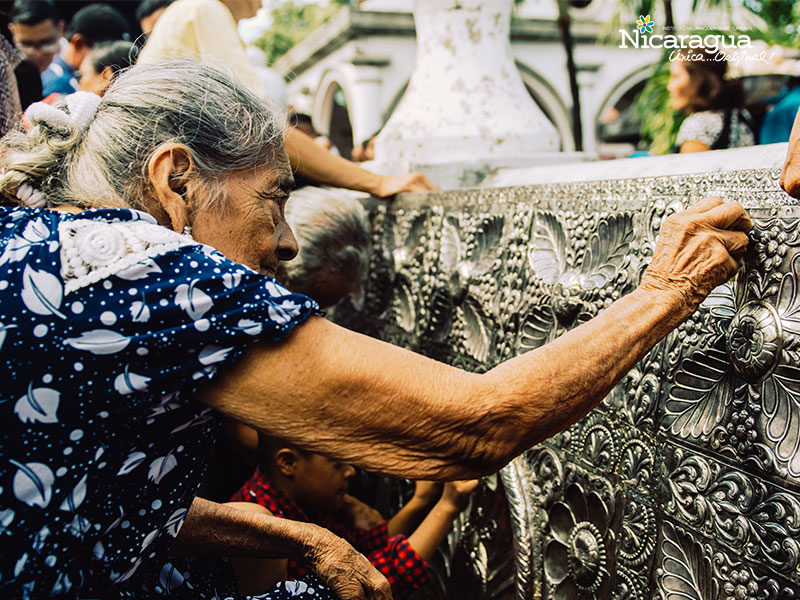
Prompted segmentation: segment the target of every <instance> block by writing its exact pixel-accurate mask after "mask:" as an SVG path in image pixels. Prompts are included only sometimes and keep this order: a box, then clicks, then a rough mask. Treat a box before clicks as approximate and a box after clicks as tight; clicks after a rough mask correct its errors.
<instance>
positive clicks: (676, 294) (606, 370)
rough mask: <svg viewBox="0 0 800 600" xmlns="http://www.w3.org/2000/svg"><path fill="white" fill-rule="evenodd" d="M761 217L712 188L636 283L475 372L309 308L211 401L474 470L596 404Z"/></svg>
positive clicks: (353, 444)
mask: <svg viewBox="0 0 800 600" xmlns="http://www.w3.org/2000/svg"><path fill="white" fill-rule="evenodd" d="M751 227H752V223H751V222H750V218H749V217H748V215H747V213H746V212H745V211H744V209H743V208H742V207H741V206H740V205H739V204H736V203H727V204H723V203H722V201H721V200H719V199H718V198H707V199H705V200H703V201H701V202H699V203H697V204H696V205H695V206H693V207H691V208H690V209H689V210H687V211H685V212H683V213H679V214H677V215H673V216H671V217H669V218H667V219H666V220H665V222H664V227H663V229H662V232H661V235H660V237H659V240H658V243H657V245H656V249H655V253H654V256H653V259H652V261H651V264H650V267H649V268H648V270H647V271H646V272H645V273H644V275H643V276H642V281H641V283H640V285H639V287H638V288H637V289H636V290H634V291H633V292H632V293H630V294H628V295H627V296H625V297H623V298H621V299H619V300H617V301H616V302H615V303H614V304H612V305H611V306H610V307H608V308H607V309H605V310H604V311H602V312H601V313H600V314H599V315H598V316H597V317H595V318H594V319H592V320H591V321H589V322H587V323H584V324H583V325H581V326H580V327H577V328H576V329H573V330H571V331H570V332H568V333H566V334H565V335H563V336H561V337H560V338H558V339H556V340H555V341H553V342H552V343H550V344H547V345H545V346H543V347H541V348H537V349H536V350H532V351H530V352H528V353H526V354H523V355H521V356H517V357H516V358H513V359H511V360H509V361H507V362H505V363H502V364H500V365H498V366H497V367H495V368H494V369H492V370H490V371H488V372H487V373H485V374H473V373H467V372H465V371H462V370H459V369H456V368H453V367H450V366H448V365H445V364H442V363H438V362H436V361H434V360H431V359H429V358H426V357H423V356H420V355H418V354H414V353H413V352H410V351H408V350H404V349H402V348H397V347H395V346H392V345H390V344H386V343H384V342H381V341H378V340H375V339H372V338H369V337H367V336H364V335H360V334H357V333H354V332H351V331H348V330H346V329H344V328H342V327H338V326H337V325H334V324H333V323H330V322H328V321H326V320H325V319H323V318H321V317H312V318H311V319H309V320H308V321H307V322H306V323H304V324H302V325H299V326H298V327H296V328H295V330H294V331H293V333H292V334H291V336H290V337H289V338H288V339H287V340H285V341H284V342H281V343H277V344H269V343H262V344H258V345H256V346H254V347H252V348H251V349H249V350H248V352H247V353H246V354H245V356H244V357H243V358H242V360H241V361H240V362H238V363H237V364H235V365H232V366H231V367H230V369H229V370H228V371H226V372H225V373H223V374H222V375H221V377H220V379H219V380H217V381H216V382H215V383H214V384H213V385H212V386H209V387H208V388H206V389H205V390H203V391H201V393H200V395H199V398H200V400H201V401H203V402H205V403H207V404H209V405H211V406H213V407H215V408H217V409H219V410H220V411H222V412H223V413H226V414H229V415H231V416H233V417H235V418H237V419H239V420H241V421H243V422H246V423H248V424H250V425H252V426H254V427H256V428H258V429H260V430H263V431H265V432H267V433H269V434H270V435H273V436H276V437H279V438H282V439H289V440H292V442H293V443H295V444H298V445H300V446H302V447H305V448H308V449H309V450H313V451H315V452H320V453H322V454H325V455H327V456H331V457H335V458H336V459H337V460H341V461H343V462H347V463H352V464H358V465H361V466H364V467H366V468H368V469H371V470H375V471H379V472H383V473H386V474H389V475H395V476H402V477H412V478H415V479H466V478H472V477H475V476H481V475H485V474H489V473H493V472H495V471H496V470H497V469H498V468H500V467H501V466H503V465H504V464H506V463H507V462H508V461H509V460H511V459H512V458H513V457H514V456H516V455H518V454H519V453H521V452H522V451H524V450H526V449H527V448H530V447H531V446H533V445H534V444H536V443H537V442H539V441H541V440H543V439H545V438H547V437H549V436H551V435H553V434H555V433H557V432H558V431H561V430H563V429H564V428H565V427H567V426H569V425H570V424H572V423H573V422H575V421H576V420H578V419H580V418H581V417H582V416H584V415H585V414H586V413H588V412H589V411H590V410H591V409H592V408H594V407H595V406H596V405H597V404H598V403H599V402H600V401H601V400H602V399H603V398H604V397H605V396H606V395H607V394H608V392H609V391H610V390H611V388H612V387H613V386H614V385H615V384H616V383H617V382H618V381H619V380H620V379H621V378H622V377H623V376H624V375H625V373H627V372H628V371H629V370H630V369H631V368H632V367H633V366H634V365H635V364H636V362H637V361H639V360H640V359H641V358H642V357H643V356H644V355H645V354H646V353H647V352H648V351H649V350H650V349H651V348H652V347H653V346H654V345H655V344H656V343H657V342H658V341H659V340H661V339H662V338H663V337H664V336H665V335H666V334H667V333H668V332H669V331H671V330H672V329H674V328H675V327H676V326H677V325H678V324H680V323H681V322H682V321H683V320H684V319H686V318H687V317H688V316H689V315H690V314H691V313H692V312H693V311H694V310H695V309H696V308H697V306H698V305H699V304H700V302H701V301H702V300H703V298H705V296H706V295H707V294H708V293H709V292H710V291H711V290H712V289H713V288H715V287H716V286H718V285H720V284H721V283H723V282H725V281H726V280H727V279H729V278H730V277H731V276H732V275H733V274H734V273H735V272H736V271H737V269H738V266H739V264H738V258H739V257H740V256H741V255H742V253H743V252H744V249H745V248H746V246H747V241H748V238H747V234H746V233H745V232H747V231H749V230H750V228H751Z"/></svg>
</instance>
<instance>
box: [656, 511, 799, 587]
mask: <svg viewBox="0 0 800 600" xmlns="http://www.w3.org/2000/svg"><path fill="white" fill-rule="evenodd" d="M656 585H657V590H656V593H657V596H656V597H657V598H660V600H709V599H717V598H719V599H720V600H794V599H796V598H798V594H800V591H798V588H797V587H796V586H794V585H792V584H787V583H786V582H785V581H781V580H779V579H777V578H775V577H773V576H771V574H770V573H769V572H768V571H764V570H762V569H758V568H754V567H753V566H752V565H748V564H746V563H744V562H742V561H740V560H739V559H738V558H737V557H736V556H735V555H734V556H729V555H728V554H726V553H725V552H721V551H719V550H717V549H715V548H714V546H713V545H712V544H710V543H703V542H701V541H699V540H697V539H695V538H694V536H693V534H692V531H691V530H689V529H684V528H682V527H679V526H676V525H674V524H673V523H670V522H669V521H665V522H664V524H663V527H662V538H661V541H660V548H659V560H658V567H657V569H656Z"/></svg>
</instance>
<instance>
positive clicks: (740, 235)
mask: <svg viewBox="0 0 800 600" xmlns="http://www.w3.org/2000/svg"><path fill="white" fill-rule="evenodd" d="M719 241H720V242H722V245H723V246H725V248H726V249H727V250H728V254H730V255H731V256H732V257H733V258H735V259H736V260H737V261H738V260H739V259H740V258H741V257H742V255H743V254H744V251H745V250H747V243H748V242H749V241H750V238H749V237H748V236H747V234H746V233H744V232H742V231H720V232H719Z"/></svg>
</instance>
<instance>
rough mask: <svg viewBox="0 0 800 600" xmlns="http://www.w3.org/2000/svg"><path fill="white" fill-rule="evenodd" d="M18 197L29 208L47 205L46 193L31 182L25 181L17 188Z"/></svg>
mask: <svg viewBox="0 0 800 600" xmlns="http://www.w3.org/2000/svg"><path fill="white" fill-rule="evenodd" d="M17 198H19V199H20V200H21V201H22V204H23V205H25V206H27V207H28V208H44V207H45V206H47V200H46V199H45V197H44V194H43V193H42V192H40V191H39V190H37V189H36V188H34V187H33V186H32V185H30V184H29V183H23V184H22V185H21V186H19V187H18V188H17Z"/></svg>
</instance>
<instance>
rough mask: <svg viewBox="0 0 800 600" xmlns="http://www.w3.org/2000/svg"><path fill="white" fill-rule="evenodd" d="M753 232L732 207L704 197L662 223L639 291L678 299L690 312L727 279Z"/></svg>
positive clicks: (733, 204)
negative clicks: (661, 293) (674, 296)
mask: <svg viewBox="0 0 800 600" xmlns="http://www.w3.org/2000/svg"><path fill="white" fill-rule="evenodd" d="M752 228H753V223H752V221H751V220H750V217H749V216H748V214H747V212H745V210H744V208H742V206H741V204H739V203H737V202H723V201H722V200H720V199H719V198H713V197H712V198H704V199H703V200H700V201H699V202H697V203H696V204H694V205H692V206H691V207H689V208H688V209H687V210H685V211H683V212H680V213H677V214H674V215H671V216H670V217H668V218H667V219H665V220H664V224H663V226H662V227H661V234H660V235H659V236H658V242H657V243H656V249H655V251H654V253H653V259H652V261H651V262H650V266H649V267H648V269H647V271H645V273H644V275H643V276H642V283H641V287H643V288H645V289H650V290H654V291H658V292H667V293H669V294H678V296H679V297H680V298H681V300H682V302H683V303H684V304H685V306H686V308H687V309H688V310H689V311H690V312H691V311H694V310H695V309H696V308H697V307H698V306H699V304H700V303H701V302H702V301H703V299H704V298H705V297H706V296H707V295H708V294H709V293H710V292H711V290H713V289H714V288H715V287H717V286H718V285H721V284H722V283H724V282H725V281H727V280H728V279H730V278H731V276H733V275H734V274H735V273H736V271H737V270H738V268H739V259H740V258H741V257H742V254H744V251H745V249H746V248H747V242H748V237H747V232H749V231H750V230H751V229H752Z"/></svg>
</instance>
